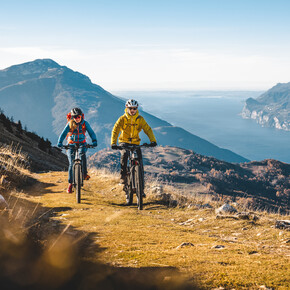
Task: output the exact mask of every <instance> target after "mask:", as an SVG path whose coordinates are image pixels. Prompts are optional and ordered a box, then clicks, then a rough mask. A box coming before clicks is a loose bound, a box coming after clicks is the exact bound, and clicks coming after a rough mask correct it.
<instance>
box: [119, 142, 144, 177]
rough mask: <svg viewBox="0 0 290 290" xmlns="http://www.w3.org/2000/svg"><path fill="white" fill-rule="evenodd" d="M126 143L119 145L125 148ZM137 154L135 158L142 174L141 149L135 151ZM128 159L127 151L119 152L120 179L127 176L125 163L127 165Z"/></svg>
mask: <svg viewBox="0 0 290 290" xmlns="http://www.w3.org/2000/svg"><path fill="white" fill-rule="evenodd" d="M126 144H127V143H121V144H120V145H121V146H124V145H125V146H126ZM136 152H137V158H138V160H139V163H140V165H141V168H142V172H143V159H142V152H141V149H140V148H138V149H137V150H136ZM128 157H129V151H128V150H126V149H123V150H121V177H125V176H126V174H127V163H128Z"/></svg>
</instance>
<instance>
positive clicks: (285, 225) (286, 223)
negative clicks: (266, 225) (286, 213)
mask: <svg viewBox="0 0 290 290" xmlns="http://www.w3.org/2000/svg"><path fill="white" fill-rule="evenodd" d="M275 228H276V229H284V230H290V220H277V221H276V223H275Z"/></svg>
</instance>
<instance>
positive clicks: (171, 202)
mask: <svg viewBox="0 0 290 290" xmlns="http://www.w3.org/2000/svg"><path fill="white" fill-rule="evenodd" d="M177 205H178V201H177V200H175V199H172V200H170V202H169V206H170V207H177Z"/></svg>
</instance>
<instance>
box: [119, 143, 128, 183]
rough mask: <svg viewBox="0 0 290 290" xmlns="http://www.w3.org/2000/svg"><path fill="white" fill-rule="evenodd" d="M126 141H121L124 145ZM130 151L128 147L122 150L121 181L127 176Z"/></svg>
mask: <svg viewBox="0 0 290 290" xmlns="http://www.w3.org/2000/svg"><path fill="white" fill-rule="evenodd" d="M123 144H124V143H121V144H120V145H121V146H122V145H123ZM128 157H129V151H128V150H126V149H123V150H121V181H123V180H126V176H127V163H128Z"/></svg>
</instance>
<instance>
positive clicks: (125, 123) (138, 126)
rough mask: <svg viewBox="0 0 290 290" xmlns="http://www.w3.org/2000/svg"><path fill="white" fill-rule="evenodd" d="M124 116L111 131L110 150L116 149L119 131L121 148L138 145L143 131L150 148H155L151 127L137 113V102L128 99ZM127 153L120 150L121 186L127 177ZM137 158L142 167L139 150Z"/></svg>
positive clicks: (139, 150) (138, 150)
mask: <svg viewBox="0 0 290 290" xmlns="http://www.w3.org/2000/svg"><path fill="white" fill-rule="evenodd" d="M125 106H126V108H125V114H124V115H123V116H121V117H120V118H119V119H118V121H117V122H116V123H115V125H114V128H113V130H112V137H111V148H112V149H117V148H118V146H117V138H118V136H119V133H120V131H121V135H120V137H119V143H120V145H121V146H126V144H136V145H139V144H140V141H141V139H140V138H139V133H140V131H141V130H142V129H143V130H144V132H145V134H146V135H147V136H148V137H149V139H150V142H151V146H152V147H155V146H156V145H157V143H156V139H155V137H154V134H153V131H152V129H151V127H150V126H149V125H148V124H147V122H146V121H145V119H144V118H143V117H142V116H141V115H139V111H138V102H137V101H135V100H133V99H129V100H128V101H127V102H126V105H125ZM128 156H129V152H128V151H127V150H126V149H124V150H121V180H120V182H121V183H122V184H125V183H126V175H127V162H128ZM137 156H138V159H139V161H140V164H141V166H142V164H143V163H142V153H141V149H140V148H138V149H137Z"/></svg>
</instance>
